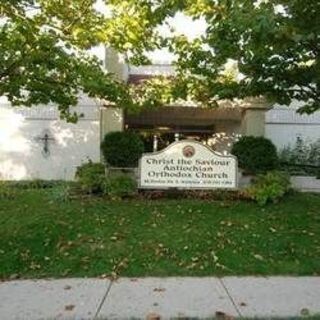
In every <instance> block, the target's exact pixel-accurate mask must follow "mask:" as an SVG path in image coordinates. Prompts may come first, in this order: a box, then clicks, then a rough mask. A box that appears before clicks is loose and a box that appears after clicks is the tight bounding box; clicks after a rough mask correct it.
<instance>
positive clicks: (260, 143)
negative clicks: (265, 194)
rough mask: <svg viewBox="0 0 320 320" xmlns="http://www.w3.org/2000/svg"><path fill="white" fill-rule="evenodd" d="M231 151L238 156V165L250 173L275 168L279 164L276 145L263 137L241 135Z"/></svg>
mask: <svg viewBox="0 0 320 320" xmlns="http://www.w3.org/2000/svg"><path fill="white" fill-rule="evenodd" d="M231 153H232V154H233V155H235V156H236V157H237V158H238V162H239V167H240V168H241V169H244V170H245V172H246V173H250V174H255V173H264V172H267V171H270V170H275V169H277V167H278V164H279V159H278V155H277V149H276V147H275V146H274V144H273V143H272V142H271V141H270V140H269V139H266V138H263V137H252V136H245V137H242V138H240V140H239V141H238V142H236V143H235V144H234V145H233V147H232V150H231Z"/></svg>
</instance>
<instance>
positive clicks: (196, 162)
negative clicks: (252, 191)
mask: <svg viewBox="0 0 320 320" xmlns="http://www.w3.org/2000/svg"><path fill="white" fill-rule="evenodd" d="M237 169H238V163H237V158H236V157H234V156H232V155H228V156H224V155H221V154H218V153H216V152H214V151H213V150H211V149H210V148H209V147H207V146H205V145H203V144H202V143H199V142H197V141H192V140H182V141H177V142H174V143H172V144H171V145H169V146H168V147H167V148H166V149H164V150H161V151H159V152H155V153H146V154H144V155H143V156H142V157H141V159H140V163H139V171H140V172H139V173H140V177H139V187H140V188H141V189H170V188H177V189H235V188H237V185H238V177H237V171H238V170H237Z"/></svg>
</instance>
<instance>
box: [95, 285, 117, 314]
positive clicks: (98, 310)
mask: <svg viewBox="0 0 320 320" xmlns="http://www.w3.org/2000/svg"><path fill="white" fill-rule="evenodd" d="M112 284H113V280H110V283H109V285H108V288H107V291H106V293H105V294H104V296H103V297H102V300H101V302H100V304H99V306H98V309H97V312H96V313H95V315H94V317H93V318H92V320H97V319H98V316H99V313H100V311H101V309H102V306H103V305H104V303H105V301H106V299H107V296H108V294H109V292H110V290H111V287H112Z"/></svg>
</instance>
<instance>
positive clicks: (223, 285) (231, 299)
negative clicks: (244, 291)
mask: <svg viewBox="0 0 320 320" xmlns="http://www.w3.org/2000/svg"><path fill="white" fill-rule="evenodd" d="M219 281H220V283H221V285H222V287H223V288H224V290H225V292H226V294H227V295H228V297H229V299H230V301H231V303H232V304H233V306H234V308H235V309H236V312H237V313H238V315H239V317H240V318H242V317H243V316H242V314H241V311H240V309H239V308H238V306H237V304H236V302H235V301H234V299H233V298H232V296H231V294H230V292H229V290H228V288H227V286H226V285H225V284H224V282H223V280H222V278H219Z"/></svg>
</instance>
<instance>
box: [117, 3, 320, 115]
mask: <svg viewBox="0 0 320 320" xmlns="http://www.w3.org/2000/svg"><path fill="white" fill-rule="evenodd" d="M113 2H114V3H116V2H119V1H113ZM123 2H125V3H126V6H127V12H131V17H132V16H134V15H135V12H139V10H141V8H143V10H144V12H147V14H145V15H144V16H143V17H142V18H143V19H144V20H143V21H144V22H143V23H144V25H146V26H148V30H149V37H148V41H149V43H153V44H158V45H159V46H161V47H167V48H169V50H170V51H171V52H172V53H174V54H175V55H176V60H175V62H174V64H175V67H176V71H177V74H176V77H175V79H165V83H164V84H163V85H162V90H163V92H165V94H164V95H162V96H165V98H166V99H167V100H169V99H173V100H174V99H178V98H184V99H185V98H186V97H191V98H192V99H194V100H197V101H201V102H202V103H203V104H205V105H208V106H212V105H216V102H217V101H218V100H220V99H233V98H244V97H247V96H255V97H256V96H264V97H266V98H268V99H270V101H272V102H277V103H280V104H287V105H289V104H290V102H291V101H292V100H293V99H296V100H299V101H301V102H303V103H304V105H303V107H302V108H301V109H300V111H301V112H308V113H312V112H314V111H316V110H318V109H320V95H319V93H320V91H319V90H320V89H319V85H320V59H319V53H320V20H319V18H318V17H319V15H320V2H319V1H316V0H310V1H302V0H257V1H248V0H235V1H233V0H168V1H159V0H144V1H134V0H132V1H131V0H125V1H123ZM179 11H180V12H183V13H184V14H186V15H189V16H191V17H192V18H193V19H195V20H196V19H199V18H201V19H205V21H206V23H207V29H206V32H205V34H204V35H203V36H201V37H199V38H197V39H194V40H192V41H189V40H188V38H187V37H185V36H183V35H175V34H173V35H172V36H171V37H166V38H162V37H161V35H159V34H157V32H156V30H157V27H158V26H159V25H162V24H165V23H166V18H167V17H168V16H174V14H175V13H176V12H179ZM140 18H141V16H140ZM145 20H146V21H145ZM186 27H187V26H186ZM152 29H153V30H154V31H153V32H152V31H151V30H152ZM151 39H152V40H151ZM123 41H125V40H123ZM129 42H130V40H129ZM145 49H146V50H148V49H149V48H148V46H145ZM140 50H141V49H140ZM141 60H142V59H141ZM230 61H231V62H233V65H234V70H233V71H232V72H229V71H227V70H226V64H228V63H229V62H230ZM168 82H170V87H169V86H168ZM148 85H149V86H148V90H149V92H150V90H151V92H158V93H157V94H158V96H161V94H159V89H160V87H161V86H160V85H159V79H156V81H151V82H149V84H148ZM170 97H171V98H170Z"/></svg>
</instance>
